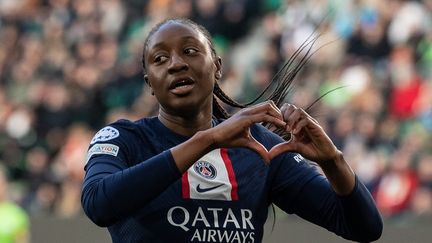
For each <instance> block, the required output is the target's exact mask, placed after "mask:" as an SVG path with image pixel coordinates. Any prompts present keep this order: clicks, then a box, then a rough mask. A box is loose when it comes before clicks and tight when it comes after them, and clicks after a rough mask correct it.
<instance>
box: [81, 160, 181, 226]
mask: <svg viewBox="0 0 432 243" xmlns="http://www.w3.org/2000/svg"><path fill="white" fill-rule="evenodd" d="M180 177H181V174H180V173H179V172H178V169H177V168H176V166H175V163H174V161H173V158H172V156H171V153H170V152H169V151H164V152H162V153H161V154H158V155H156V156H154V157H152V158H149V159H148V160H146V161H143V162H141V163H139V164H137V165H135V166H132V167H130V168H124V169H122V168H119V166H118V163H116V162H115V161H106V160H102V159H98V160H94V161H92V165H91V166H89V167H88V168H87V172H86V176H85V179H84V183H83V192H82V197H81V203H82V206H83V209H84V211H85V212H86V214H87V215H88V216H89V218H90V219H92V220H93V221H94V222H95V223H96V224H97V225H100V226H109V225H111V224H113V223H114V222H116V221H117V220H119V219H121V218H123V217H126V216H127V215H129V214H130V213H133V212H134V211H136V210H138V209H139V208H140V207H142V206H143V205H145V204H146V203H148V202H149V201H151V200H152V199H154V198H155V197H157V196H158V195H160V193H162V192H163V191H164V190H166V188H167V187H168V186H170V185H171V184H172V183H174V182H175V181H177V180H178V179H179V178H180Z"/></svg>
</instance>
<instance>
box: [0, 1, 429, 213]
mask: <svg viewBox="0 0 432 243" xmlns="http://www.w3.org/2000/svg"><path fill="white" fill-rule="evenodd" d="M174 16H176V17H187V18H191V19H192V20H195V21H196V22H198V23H200V24H202V25H204V26H205V27H206V28H208V30H209V31H210V32H211V34H212V35H213V37H214V42H215V44H216V48H217V51H218V54H219V55H221V56H222V58H223V71H224V77H223V80H222V83H221V87H222V89H223V90H224V91H225V92H226V93H227V94H229V95H230V96H231V97H233V98H235V99H236V100H238V101H241V102H248V101H251V100H252V99H254V98H255V97H256V96H257V95H258V94H259V92H260V91H261V90H263V88H264V87H266V85H267V84H268V83H269V82H270V80H271V79H272V77H273V75H274V74H275V73H276V72H277V71H278V70H279V69H280V68H281V65H283V63H284V62H285V61H287V60H289V58H290V57H291V56H292V55H293V54H295V53H299V56H298V58H296V59H295V60H294V63H296V62H297V61H298V60H299V58H301V57H302V56H303V55H306V54H307V50H308V49H309V48H311V52H313V55H312V56H311V58H310V60H309V61H308V63H307V64H306V65H305V66H304V67H303V69H302V71H301V72H299V73H298V75H297V78H296V79H295V81H294V84H293V89H292V91H291V93H290V94H289V95H288V97H287V100H288V101H290V102H292V103H294V104H296V105H298V106H301V107H307V106H308V105H310V104H312V103H313V102H314V101H315V100H316V99H318V97H322V98H321V99H320V100H319V101H318V102H317V103H316V104H315V105H314V106H313V109H312V110H311V113H312V115H314V116H315V117H317V119H318V120H319V121H320V123H321V124H322V125H323V127H324V128H325V129H326V131H327V132H328V133H329V135H330V136H331V137H332V139H333V141H334V142H335V143H336V145H337V146H338V147H339V148H340V149H341V150H343V152H344V154H345V157H346V158H347V160H349V163H350V164H351V165H352V167H353V168H354V170H355V171H356V172H357V174H358V176H359V178H360V179H361V180H363V181H364V182H365V183H366V184H367V186H368V188H369V189H370V191H371V193H372V194H373V196H374V198H375V199H376V202H377V204H378V206H379V208H380V210H381V212H382V213H383V215H384V216H386V217H394V216H399V215H411V216H415V217H417V216H424V215H432V0H422V1H420V0H419V1H404V0H358V1H354V0H285V1H284V0H259V1H254V0H146V1H145V0H128V1H121V0H2V1H0V165H1V166H3V167H4V168H5V169H6V172H7V175H8V181H9V200H11V201H13V202H16V203H17V204H18V205H20V206H21V207H23V208H24V209H25V210H26V211H27V212H28V213H29V214H30V215H31V216H38V215H56V216H61V217H73V216H76V215H80V214H82V210H81V206H80V193H81V182H82V178H83V175H84V171H83V167H84V163H85V156H86V151H87V148H88V144H89V141H90V140H91V138H92V137H93V135H94V134H95V132H96V131H97V130H99V129H100V128H101V127H103V126H104V124H106V123H109V122H112V121H115V120H117V119H119V118H127V119H131V120H135V119H138V118H140V117H144V116H152V115H155V114H156V112H157V109H158V107H157V105H156V101H155V99H154V97H153V96H152V95H151V94H150V93H149V90H148V88H147V86H146V85H145V82H144V81H143V77H142V63H141V57H142V47H143V42H144V39H145V37H146V34H147V33H148V31H149V30H150V29H151V27H152V26H153V25H154V24H155V23H157V22H159V21H161V20H163V19H165V18H167V17H174ZM302 46H303V47H305V48H303V50H302V51H300V52H296V50H298V48H299V47H302ZM331 90H333V91H331ZM328 91H331V92H330V93H328V94H326V93H327V92H328ZM323 95H324V96H323Z"/></svg>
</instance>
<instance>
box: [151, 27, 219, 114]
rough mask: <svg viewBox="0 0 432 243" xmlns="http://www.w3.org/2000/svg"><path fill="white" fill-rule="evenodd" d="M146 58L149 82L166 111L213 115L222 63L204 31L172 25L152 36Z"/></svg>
mask: <svg viewBox="0 0 432 243" xmlns="http://www.w3.org/2000/svg"><path fill="white" fill-rule="evenodd" d="M144 58H145V62H146V73H147V78H148V83H149V85H150V86H151V88H152V89H153V92H154V94H155V96H156V98H157V99H158V101H159V103H160V105H161V110H162V112H165V113H168V114H171V115H180V116H189V115H193V114H197V113H199V112H202V111H206V112H207V111H208V112H211V105H212V98H213V96H212V93H213V87H214V82H215V75H216V72H218V71H220V67H221V62H220V58H214V57H213V55H212V53H211V50H210V46H209V43H208V40H207V39H206V38H205V36H204V35H203V34H202V33H201V32H199V31H197V30H195V29H193V28H192V27H190V26H188V25H185V24H182V23H178V22H168V23H166V24H164V25H163V26H161V27H160V28H159V30H158V31H156V32H155V33H154V34H153V36H151V37H150V39H149V41H148V46H147V51H146V53H144Z"/></svg>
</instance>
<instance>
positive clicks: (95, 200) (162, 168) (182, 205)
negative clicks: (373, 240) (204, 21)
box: [82, 117, 382, 243]
mask: <svg viewBox="0 0 432 243" xmlns="http://www.w3.org/2000/svg"><path fill="white" fill-rule="evenodd" d="M214 122H215V123H219V122H221V121H216V120H215V121H214ZM251 133H252V135H253V136H254V138H256V139H257V140H258V141H259V142H260V143H262V144H263V145H264V146H265V147H266V148H267V149H270V148H271V147H273V146H274V145H275V144H277V143H280V142H282V141H283V140H282V139H281V138H280V137H279V136H277V135H275V134H274V133H272V132H270V131H268V130H267V129H266V128H264V127H263V126H261V125H254V126H252V127H251ZM187 139H189V137H185V136H182V135H179V134H176V133H174V132H173V131H171V130H169V129H168V128H166V127H165V126H164V125H163V124H162V123H161V122H160V121H159V120H158V118H156V117H154V118H144V119H141V120H139V121H137V122H131V121H127V120H120V121H117V122H115V123H113V124H110V125H109V126H107V127H105V128H103V129H102V130H100V131H99V132H98V133H97V134H96V135H95V137H94V138H93V139H92V141H91V144H90V146H89V151H88V155H87V163H86V166H85V171H86V176H85V179H84V183H83V193H82V205H83V208H84V211H85V212H86V214H87V215H88V216H89V218H90V219H91V220H92V221H93V222H95V223H96V224H97V225H99V226H103V227H108V230H109V232H110V234H111V237H112V240H113V242H151V243H156V242H261V239H262V237H263V226H264V223H265V221H266V219H267V213H268V207H269V205H270V204H272V203H274V204H276V205H277V206H278V207H280V208H281V209H283V210H284V211H286V212H287V213H295V214H298V215H299V216H301V217H303V218H305V219H306V220H308V221H311V222H313V223H315V224H318V225H320V226H322V227H325V228H326V229H328V230H330V231H333V232H335V233H336V234H338V235H341V236H343V237H345V238H347V239H353V240H364V239H370V238H368V237H372V236H374V237H376V235H377V234H378V235H379V234H380V232H381V228H382V222H381V218H380V216H379V213H378V211H377V209H376V207H375V204H374V202H373V200H372V198H371V196H370V194H369V192H368V191H367V190H366V188H365V187H364V185H363V184H361V183H360V182H359V181H358V180H357V179H356V186H355V188H354V191H353V192H352V193H351V194H350V195H349V196H344V197H340V196H338V195H336V194H335V192H334V191H333V190H332V188H331V186H330V185H329V183H328V181H327V180H326V179H325V178H324V177H323V176H322V175H321V174H320V173H319V172H318V171H317V170H316V169H315V168H314V167H313V166H311V165H309V164H308V163H307V162H306V161H305V160H304V159H303V158H302V156H301V155H299V154H295V153H284V154H281V155H279V156H278V157H276V158H274V159H273V160H272V161H271V163H270V165H265V163H264V161H263V160H262V159H261V157H260V156H259V155H258V154H257V153H256V152H254V151H252V150H249V149H246V148H220V149H216V150H213V151H211V152H210V153H208V154H206V155H205V156H203V157H202V158H201V159H199V160H198V161H196V162H195V163H194V165H193V166H191V167H190V168H189V170H188V171H187V172H185V173H184V174H183V175H182V174H181V173H180V172H179V171H178V169H177V167H176V165H175V162H174V159H173V157H172V155H171V152H170V150H169V149H170V148H172V147H174V146H176V145H178V144H180V143H182V142H184V141H186V140H187ZM184 152H185V153H187V152H188V151H187V150H186V151H184Z"/></svg>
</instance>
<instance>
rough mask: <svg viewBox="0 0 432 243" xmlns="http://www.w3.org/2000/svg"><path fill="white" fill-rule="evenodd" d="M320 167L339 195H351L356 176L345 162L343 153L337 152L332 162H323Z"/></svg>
mask: <svg viewBox="0 0 432 243" xmlns="http://www.w3.org/2000/svg"><path fill="white" fill-rule="evenodd" d="M320 167H321V169H322V170H323V172H324V174H325V175H326V177H327V179H328V180H329V182H330V184H331V186H332V188H333V190H334V191H335V192H336V193H337V194H338V195H340V196H344V195H349V194H350V193H351V192H352V191H353V189H354V186H355V174H354V172H353V170H352V169H351V167H350V166H349V164H348V163H347V162H346V161H345V159H344V157H343V154H342V152H340V151H337V153H336V154H335V156H333V159H332V160H330V161H325V162H321V163H320Z"/></svg>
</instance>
